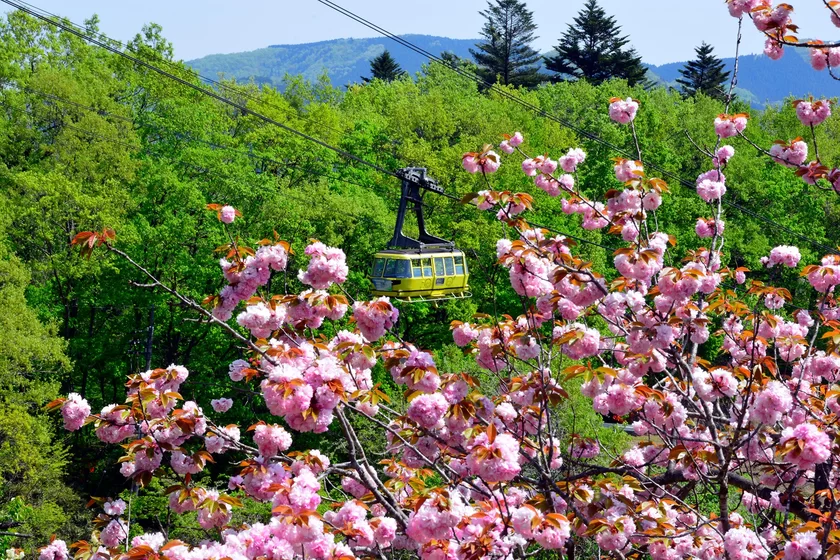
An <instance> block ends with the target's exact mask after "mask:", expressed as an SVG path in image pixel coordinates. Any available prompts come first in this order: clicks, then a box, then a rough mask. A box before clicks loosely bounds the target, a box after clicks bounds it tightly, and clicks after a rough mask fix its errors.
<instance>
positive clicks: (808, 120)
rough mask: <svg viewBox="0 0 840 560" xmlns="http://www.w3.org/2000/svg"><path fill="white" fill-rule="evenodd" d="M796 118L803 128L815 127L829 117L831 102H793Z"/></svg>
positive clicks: (824, 100)
mask: <svg viewBox="0 0 840 560" xmlns="http://www.w3.org/2000/svg"><path fill="white" fill-rule="evenodd" d="M793 106H794V107H796V117H797V118H798V119H799V122H801V123H802V124H803V125H805V126H817V125H818V124H822V122H823V121H825V119H827V118H828V117H830V116H831V101H829V100H828V99H823V100H820V101H802V100H798V101H794V102H793Z"/></svg>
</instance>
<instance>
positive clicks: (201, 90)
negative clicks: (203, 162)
mask: <svg viewBox="0 0 840 560" xmlns="http://www.w3.org/2000/svg"><path fill="white" fill-rule="evenodd" d="M0 1H2V2H3V3H5V4H8V5H9V6H12V7H13V8H16V9H18V10H20V11H22V12H25V13H27V14H29V15H31V16H33V17H36V18H38V19H40V20H42V21H45V22H47V23H49V24H51V25H54V26H56V27H58V28H60V29H63V30H64V31H66V32H68V33H71V34H73V35H75V36H77V37H79V38H80V39H82V40H84V41H87V42H89V43H91V44H94V45H96V46H98V47H101V48H103V49H105V50H107V51H109V52H112V53H114V54H116V55H118V56H122V57H124V58H126V59H128V60H130V61H132V62H133V63H135V64H137V65H140V66H143V67H144V68H147V69H148V70H151V71H153V72H156V73H158V74H160V75H161V76H164V77H166V78H168V79H170V80H173V81H176V82H178V83H180V84H181V85H183V86H186V87H188V88H190V89H193V90H195V91H197V92H199V93H202V94H204V95H206V96H208V97H212V98H213V99H216V100H217V101H220V102H222V103H224V104H226V105H229V106H231V107H233V108H235V109H238V110H239V111H241V112H242V113H243V114H248V115H252V116H254V117H256V118H257V119H259V120H261V121H263V122H265V123H268V124H271V125H274V126H277V127H279V128H282V129H283V130H285V131H286V132H289V133H291V134H294V135H296V136H299V137H301V138H303V139H305V140H308V141H310V142H312V143H314V144H318V145H319V146H321V147H323V148H326V149H328V150H331V151H333V152H335V153H337V154H339V155H340V156H342V157H345V158H347V159H350V160H353V161H355V162H357V163H361V164H362V165H366V166H368V167H371V168H372V169H376V170H377V171H379V172H380V173H382V174H384V175H389V176H391V177H394V178H396V179H402V177H401V176H400V175H398V174H397V173H394V172H392V171H389V170H387V169H385V168H384V167H382V166H380V165H377V164H375V163H372V162H369V161H367V160H364V159H362V158H360V157H358V156H356V155H354V154H351V153H350V152H348V151H346V150H342V149H341V148H337V147H335V146H332V145H330V144H327V143H326V142H324V141H323V140H319V139H318V138H315V137H314V136H311V135H309V134H306V133H305V132H301V131H299V130H297V129H294V128H292V127H290V126H288V125H286V124H283V123H281V122H279V121H277V120H274V119H272V118H271V117H267V116H265V115H263V114H262V113H258V112H256V111H254V110H253V109H250V108H248V107H247V106H245V105H242V104H241V103H237V102H236V101H233V100H231V99H228V98H227V97H225V96H223V95H220V94H218V93H216V92H215V91H212V90H208V89H205V88H203V87H200V86H198V85H196V84H194V83H192V82H190V81H188V80H185V79H184V78H181V77H180V76H176V75H175V74H172V73H171V72H167V71H166V70H164V69H162V68H158V67H157V66H155V65H154V64H151V63H149V62H146V61H144V60H141V59H139V58H137V57H136V56H132V55H130V54H128V53H125V52H123V51H121V50H119V49H118V48H116V47H113V46H111V45H109V44H107V43H105V42H103V41H101V40H99V39H95V38H93V37H91V36H90V35H89V34H87V33H83V32H80V31H77V30H76V29H74V28H73V27H71V26H69V25H67V24H65V23H63V22H61V21H56V20H53V19H50V18H49V17H46V16H44V15H41V14H39V13H37V12H35V11H33V10H31V9H29V8H27V7H26V6H23V5H21V4H19V3H18V2H13V1H12V0H0ZM100 35H101V34H100Z"/></svg>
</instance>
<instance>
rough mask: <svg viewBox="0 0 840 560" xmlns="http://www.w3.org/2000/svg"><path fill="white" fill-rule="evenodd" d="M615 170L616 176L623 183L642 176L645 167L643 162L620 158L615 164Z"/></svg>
mask: <svg viewBox="0 0 840 560" xmlns="http://www.w3.org/2000/svg"><path fill="white" fill-rule="evenodd" d="M613 170H614V171H615V178H616V179H618V180H619V181H621V182H622V183H626V182H627V181H632V180H633V179H638V178H639V177H641V176H642V171H643V168H642V164H641V163H640V162H638V161H632V160H629V159H620V160H618V162H617V163H616V164H615V167H614V168H613Z"/></svg>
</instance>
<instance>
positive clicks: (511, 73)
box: [470, 0, 543, 87]
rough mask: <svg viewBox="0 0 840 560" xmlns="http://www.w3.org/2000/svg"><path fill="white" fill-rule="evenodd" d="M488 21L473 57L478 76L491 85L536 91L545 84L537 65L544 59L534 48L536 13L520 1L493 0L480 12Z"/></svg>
mask: <svg viewBox="0 0 840 560" xmlns="http://www.w3.org/2000/svg"><path fill="white" fill-rule="evenodd" d="M479 13H480V14H481V15H482V16H484V18H485V20H486V21H485V23H484V27H483V28H482V29H481V36H482V37H484V41H483V42H481V43H476V45H475V46H476V49H470V53H471V54H472V55H473V58H475V61H476V64H478V74H479V76H481V77H482V78H484V80H486V81H488V82H495V81H496V79H498V80H499V81H500V82H501V83H502V84H504V85H514V86H524V87H534V86H536V85H537V84H539V83H540V82H541V81H542V80H543V76H542V75H541V74H540V71H539V67H538V66H537V63H538V62H539V60H540V55H539V53H538V52H537V51H535V50H534V49H533V48H532V47H531V43H533V42H534V40H535V39H536V37H535V36H534V32H535V31H536V30H537V26H536V24H535V23H534V15H533V12H531V11H530V10H528V8H527V7H526V6H525V3H524V2H520V1H519V0H491V1H489V2H488V3H487V9H486V10H484V11H481V12H479Z"/></svg>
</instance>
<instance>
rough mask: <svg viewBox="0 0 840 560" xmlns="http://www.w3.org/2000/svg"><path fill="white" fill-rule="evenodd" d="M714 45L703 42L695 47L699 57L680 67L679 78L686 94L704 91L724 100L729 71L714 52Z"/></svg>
mask: <svg viewBox="0 0 840 560" xmlns="http://www.w3.org/2000/svg"><path fill="white" fill-rule="evenodd" d="M713 50H714V47H712V46H711V45H709V44H707V43H706V42H703V43H702V44H701V45H700V46H699V47H697V48H696V49H694V52H696V53H697V58H696V59H694V60H691V61H689V62H686V64H685V66H683V67H682V68H681V69H680V74H681V75H682V78H678V79H677V83H678V84H680V86H681V89H682V92H683V94H684V95H685V96H687V97H691V96H694V95H697V94H698V93H702V94H703V95H706V96H708V97H713V98H715V99H720V100H724V99H725V98H726V90H725V89H724V87H723V86H724V82H726V81H727V80H728V79H729V71H727V70H725V69H724V68H725V64H724V63H723V61H722V60H721V59H719V58H718V57H716V56H715V55H714V54H712V51H713Z"/></svg>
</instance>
